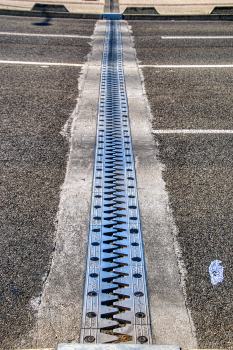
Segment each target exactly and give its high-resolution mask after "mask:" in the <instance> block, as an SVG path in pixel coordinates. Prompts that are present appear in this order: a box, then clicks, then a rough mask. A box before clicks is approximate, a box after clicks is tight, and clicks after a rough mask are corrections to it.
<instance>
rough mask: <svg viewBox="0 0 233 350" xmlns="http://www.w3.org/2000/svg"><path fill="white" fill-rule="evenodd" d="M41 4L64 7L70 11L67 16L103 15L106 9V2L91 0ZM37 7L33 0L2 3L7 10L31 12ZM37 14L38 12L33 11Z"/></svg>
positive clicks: (46, 1) (45, 1) (44, 1)
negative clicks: (82, 14) (77, 14)
mask: <svg viewBox="0 0 233 350" xmlns="http://www.w3.org/2000/svg"><path fill="white" fill-rule="evenodd" d="M39 3H45V4H57V5H58V4H59V5H64V6H65V7H66V9H67V10H68V11H69V12H68V13H66V14H65V13H64V16H65V15H68V16H69V14H71V13H86V14H94V13H103V9H104V1H101V0H96V1H93V0H90V1H82V0H79V1H75V0H58V1H53V0H40V1H39ZM34 5H35V1H31V0H2V1H1V3H0V9H5V10H24V11H25V10H26V11H30V12H31V9H32V8H33V6H34ZM33 12H34V13H36V12H37V11H33ZM43 14H44V15H45V13H43Z"/></svg>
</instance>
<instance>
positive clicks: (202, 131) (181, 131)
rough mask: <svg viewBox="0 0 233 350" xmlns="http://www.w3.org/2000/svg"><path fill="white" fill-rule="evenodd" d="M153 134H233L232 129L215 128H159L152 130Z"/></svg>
mask: <svg viewBox="0 0 233 350" xmlns="http://www.w3.org/2000/svg"><path fill="white" fill-rule="evenodd" d="M152 133H153V134H233V130H224V129H222V130H215V129H159V130H153V131H152Z"/></svg>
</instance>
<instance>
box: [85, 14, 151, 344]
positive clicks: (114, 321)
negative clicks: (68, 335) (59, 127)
mask: <svg viewBox="0 0 233 350" xmlns="http://www.w3.org/2000/svg"><path fill="white" fill-rule="evenodd" d="M93 176H94V179H93V193H92V209H91V215H90V224H89V242H88V250H87V265H86V279H85V289H84V301H83V316H82V329H81V337H80V342H81V343H112V342H125V343H131V344H142V343H145V344H151V342H152V341H151V329H150V315H149V307H148V298H147V283H146V271H145V260H144V252H143V241H142V231H141V222H140V213H139V205H138V198H137V188H136V174H135V168H134V156H133V148H132V141H131V135H130V123H129V114H128V103H127V95H126V87H125V81H124V71H123V57H122V41H121V29H120V22H118V21H108V22H107V26H106V36H105V42H104V51H103V60H102V71H101V81H100V97H99V108H98V124H97V137H96V150H95V165H94V175H93Z"/></svg>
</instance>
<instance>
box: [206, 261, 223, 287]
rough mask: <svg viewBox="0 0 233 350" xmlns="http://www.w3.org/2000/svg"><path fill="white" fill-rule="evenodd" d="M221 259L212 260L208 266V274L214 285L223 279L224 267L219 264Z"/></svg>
mask: <svg viewBox="0 0 233 350" xmlns="http://www.w3.org/2000/svg"><path fill="white" fill-rule="evenodd" d="M221 263H222V262H221V260H214V261H212V262H211V264H210V266H209V274H210V278H211V283H212V284H213V285H214V286H216V284H218V283H220V282H222V281H223V278H224V277H223V269H224V267H223V266H221V265H219V264H221Z"/></svg>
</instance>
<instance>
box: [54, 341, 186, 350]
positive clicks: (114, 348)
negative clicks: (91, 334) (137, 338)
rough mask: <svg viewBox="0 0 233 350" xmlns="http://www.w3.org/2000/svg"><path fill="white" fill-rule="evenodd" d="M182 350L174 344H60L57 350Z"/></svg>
mask: <svg viewBox="0 0 233 350" xmlns="http://www.w3.org/2000/svg"><path fill="white" fill-rule="evenodd" d="M89 349H91V350H180V348H179V346H172V345H170V346H169V345H168V346H165V345H140V344H137V345H136V344H124V343H121V344H59V345H58V349H57V350H89Z"/></svg>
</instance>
